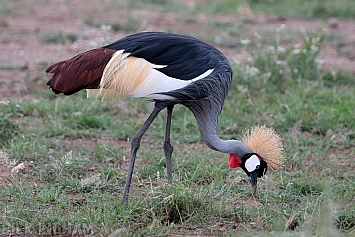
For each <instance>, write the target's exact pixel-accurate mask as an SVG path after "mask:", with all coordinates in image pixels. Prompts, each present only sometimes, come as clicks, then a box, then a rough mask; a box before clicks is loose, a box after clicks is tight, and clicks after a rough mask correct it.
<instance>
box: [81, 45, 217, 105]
mask: <svg viewBox="0 0 355 237" xmlns="http://www.w3.org/2000/svg"><path fill="white" fill-rule="evenodd" d="M129 55H130V54H129V53H124V51H123V50H120V51H117V52H116V53H114V54H113V56H112V58H111V60H110V61H109V62H108V63H107V65H106V67H105V69H104V72H103V74H102V78H101V82H100V89H99V90H96V91H95V92H94V91H93V90H87V93H88V94H87V95H88V97H92V96H101V97H103V98H107V97H109V98H116V97H118V96H120V95H128V96H132V97H145V98H150V99H158V100H159V99H166V100H169V99H173V98H172V97H170V96H166V95H162V94H159V93H163V92H169V91H172V90H176V89H181V88H183V87H185V86H187V85H189V84H191V83H193V82H194V81H197V80H200V79H202V78H205V77H206V76H208V75H210V74H211V73H212V71H213V69H209V70H207V71H206V72H204V73H203V74H201V75H200V76H198V77H195V78H193V79H191V80H180V79H178V78H173V77H169V76H167V75H165V74H164V73H162V72H160V71H158V70H156V69H159V68H164V67H167V66H168V65H154V64H152V63H149V62H148V61H146V60H145V59H143V58H136V57H133V56H129Z"/></svg>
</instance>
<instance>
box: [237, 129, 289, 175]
mask: <svg viewBox="0 0 355 237" xmlns="http://www.w3.org/2000/svg"><path fill="white" fill-rule="evenodd" d="M241 140H242V142H244V143H245V144H246V145H247V146H248V147H249V148H250V150H251V151H252V152H254V153H257V154H258V155H260V156H261V158H262V159H263V160H264V161H265V162H266V163H267V165H268V167H270V168H271V169H275V170H279V169H282V168H283V166H284V161H285V154H284V148H283V144H282V138H281V137H280V136H279V135H278V134H277V133H276V132H275V130H274V129H273V128H269V127H266V126H257V127H253V128H251V129H250V130H247V131H246V132H245V133H244V136H243V137H242V139H241Z"/></svg>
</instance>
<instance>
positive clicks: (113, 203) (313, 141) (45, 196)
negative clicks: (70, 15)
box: [0, 0, 355, 237]
mask: <svg viewBox="0 0 355 237" xmlns="http://www.w3.org/2000/svg"><path fill="white" fill-rule="evenodd" d="M248 2H249V3H250V4H251V6H252V8H253V9H257V8H258V7H260V8H261V7H266V6H267V5H268V4H271V3H272V2H269V3H264V2H262V1H248ZM277 2H278V3H280V4H279V5H281V6H282V5H283V4H282V3H283V2H279V1H277ZM286 2H287V1H286ZM311 2H312V4H317V2H314V1H311ZM346 3H348V1H344V2H343V1H342V4H344V5H345V6H346ZM132 4H134V5H135V6H140V5H139V4H140V2H139V1H135V2H134V3H132ZM149 4H160V5H167V4H168V3H167V1H162V0H159V1H150V2H149ZM211 4H212V5H210V6H209V9H210V11H211V12H215V13H218V12H219V13H220V12H224V11H227V10H226V8H230V9H233V4H234V2H233V1H221V2H212V3H211ZM213 4H214V5H213ZM289 4H291V3H289ZM310 4H311V3H310ZM327 4H331V3H330V2H328V1H326V2H325V5H324V6H327ZM217 5H218V6H217ZM281 6H280V10H279V11H281V9H282V8H281ZM131 7H133V5H132V6H131ZM165 7H166V6H165ZM206 7H207V6H206ZM302 8H303V6H301V9H302ZM310 9H311V8H310ZM296 10H297V9H296ZM296 10H294V11H296ZM275 11H276V10H275ZM297 11H300V12H301V10H300V9H298V10H297ZM227 12H228V11H227ZM306 16H307V14H306ZM344 16H345V15H344ZM191 19H193V18H190V20H191ZM85 23H86V24H87V25H90V26H94V27H101V26H102V23H101V22H99V23H98V24H97V25H96V23H95V24H94V23H93V22H90V21H87V22H85ZM208 24H209V25H210V26H211V27H218V28H221V29H222V30H223V31H227V32H228V33H229V34H230V35H233V36H235V37H236V38H237V39H243V41H240V42H235V44H237V45H240V46H241V47H242V48H241V49H240V50H245V51H247V52H248V53H249V55H250V58H249V60H248V62H247V63H245V64H242V65H241V64H236V63H233V69H234V78H233V84H232V86H231V90H230V93H229V95H228V98H227V100H226V102H225V107H224V109H223V112H222V115H221V117H220V122H219V134H220V136H221V137H222V138H224V139H238V138H240V135H241V134H242V132H243V131H244V130H245V129H246V128H248V127H251V126H255V125H259V124H265V125H267V126H272V127H274V128H275V129H276V131H277V132H278V133H280V134H281V135H282V137H283V138H284V145H285V148H286V153H287V161H286V168H285V170H282V171H279V172H275V171H268V173H267V176H266V177H265V178H263V179H262V180H260V181H259V199H257V200H255V199H253V198H250V196H251V188H250V184H249V181H248V179H247V177H246V176H245V174H244V172H243V171H241V170H239V169H237V170H231V169H229V168H228V165H227V158H228V156H227V155H225V154H221V153H218V152H215V151H212V150H210V149H208V148H207V147H206V146H205V145H204V144H202V142H201V140H200V136H199V131H198V127H197V124H196V121H195V119H194V117H193V115H192V114H191V113H190V112H189V111H188V110H187V109H186V108H184V107H182V106H176V108H175V109H174V114H173V125H172V143H173V146H174V148H175V150H174V153H173V178H174V181H173V183H172V184H167V180H166V177H165V160H164V154H163V151H162V139H163V137H164V133H163V131H164V129H165V114H164V113H161V114H160V115H159V116H158V117H157V119H156V120H155V121H154V123H153V124H152V126H151V128H150V129H149V130H148V132H147V134H146V135H145V137H144V138H143V141H142V145H141V148H140V150H139V152H138V159H137V165H136V168H135V172H134V176H133V186H132V192H131V196H130V202H129V203H128V204H127V205H122V204H121V198H122V193H123V188H124V184H125V175H126V170H125V168H126V167H127V163H128V156H129V145H128V144H129V139H130V138H131V137H132V135H133V134H134V133H135V132H136V131H137V130H138V129H139V127H140V126H141V124H142V123H143V122H144V120H145V119H146V117H147V114H148V113H149V112H150V111H151V109H152V104H150V103H149V102H148V101H145V100H141V99H134V98H122V99H120V100H119V101H118V102H117V101H116V102H110V101H104V102H101V101H99V100H97V99H86V94H85V92H79V93H77V94H75V95H73V96H70V97H64V96H59V97H56V96H54V95H53V94H52V93H51V92H50V91H49V90H46V88H45V87H44V84H45V82H46V81H47V79H48V78H47V77H46V76H44V74H43V72H42V71H43V70H44V69H45V68H46V67H47V66H48V65H46V63H44V62H38V65H37V70H38V72H39V73H38V78H35V79H29V81H31V80H33V81H34V82H35V83H34V84H33V85H38V82H41V81H42V82H43V83H42V84H43V88H42V89H32V91H31V96H30V97H26V98H24V99H9V100H8V101H1V103H0V111H1V112H0V131H1V133H0V136H1V137H0V142H1V144H0V149H1V150H0V168H1V171H2V172H3V175H4V176H3V177H6V178H3V177H2V178H1V179H0V184H1V185H2V188H1V189H0V208H1V211H0V213H1V214H0V236H9V235H11V234H12V235H32V236H36V235H40V236H53V235H60V234H61V235H63V236H72V235H87V236H109V235H110V234H111V233H112V234H115V235H112V236H169V235H170V236H172V235H178V236H179V235H204V236H344V237H345V236H352V235H353V234H354V233H355V212H354V210H355V205H354V202H353V194H354V192H355V185H354V179H355V176H354V172H353V169H354V165H353V160H354V156H355V149H354V147H353V143H354V139H355V127H354V126H355V125H354V123H353V118H354V116H355V111H354V108H355V102H354V101H355V100H354V94H355V93H354V87H353V84H354V80H355V78H354V76H353V75H352V74H351V73H349V72H347V71H345V70H342V69H339V70H335V71H334V70H333V71H328V70H325V69H323V67H322V61H320V60H319V59H318V57H319V53H320V51H321V50H322V44H324V42H327V40H330V41H334V42H335V43H337V42H340V39H337V38H336V37H335V36H331V37H330V36H327V35H325V34H324V33H322V32H303V40H302V41H300V42H298V44H288V45H289V46H288V47H282V43H283V42H285V41H287V42H290V41H289V38H287V39H284V37H289V36H287V35H286V36H283V35H284V32H283V30H285V29H282V28H278V29H275V32H274V33H273V34H270V33H269V34H267V35H261V36H260V37H251V38H247V37H246V36H245V35H240V34H239V33H238V31H239V30H240V29H245V28H246V27H245V26H244V25H243V24H242V23H240V24H237V23H223V24H222V23H214V22H212V21H211V22H209V23H208ZM104 25H106V24H104ZM129 30H134V29H129ZM62 35H63V38H64V40H65V41H66V40H69V38H68V37H69V36H65V34H64V33H62ZM329 37H330V38H329ZM54 38H58V37H54ZM43 42H44V41H43ZM53 42H54V41H53ZM347 43H348V42H345V41H344V44H347ZM221 44H222V45H223V44H224V42H222V40H221ZM8 65H10V66H8ZM11 65H12V64H4V65H3V68H5V69H6V70H11V71H17V70H19V71H20V70H23V69H22V68H18V67H17V66H11ZM20 163H24V164H25V167H26V168H25V169H23V170H21V171H20V172H19V173H13V174H10V173H11V169H12V168H13V167H15V166H16V165H18V164H20ZM6 174H7V175H6Z"/></svg>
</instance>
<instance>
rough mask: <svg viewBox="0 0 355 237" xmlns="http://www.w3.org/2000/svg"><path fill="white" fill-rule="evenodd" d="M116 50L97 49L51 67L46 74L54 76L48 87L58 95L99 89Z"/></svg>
mask: <svg viewBox="0 0 355 237" xmlns="http://www.w3.org/2000/svg"><path fill="white" fill-rule="evenodd" d="M115 52H116V51H115V50H111V49H104V48H97V49H93V50H90V51H86V52H84V53H81V54H79V55H77V56H75V57H73V58H71V59H69V60H66V61H62V62H59V63H56V64H54V65H52V66H50V67H49V68H48V69H47V70H46V72H47V73H49V74H54V75H53V77H52V79H50V80H49V81H48V82H47V85H48V86H50V87H52V90H53V91H54V92H55V93H56V94H58V93H61V92H64V94H65V95H71V94H73V93H75V92H78V91H80V90H81V89H96V88H98V86H99V84H100V80H101V76H102V72H103V70H104V68H105V66H106V64H107V63H108V61H109V60H110V59H111V57H112V55H113V54H114V53H115Z"/></svg>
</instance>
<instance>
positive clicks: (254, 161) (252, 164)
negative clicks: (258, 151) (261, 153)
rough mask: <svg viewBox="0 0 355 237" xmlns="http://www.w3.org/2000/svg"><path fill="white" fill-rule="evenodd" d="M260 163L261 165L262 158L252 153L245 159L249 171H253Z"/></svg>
mask: <svg viewBox="0 0 355 237" xmlns="http://www.w3.org/2000/svg"><path fill="white" fill-rule="evenodd" d="M258 165H260V160H259V158H258V157H257V156H256V155H252V156H251V157H250V158H249V159H247V160H246V161H245V168H246V169H247V170H248V171H249V172H253V171H254V170H255V169H256V167H257V166H258Z"/></svg>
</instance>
